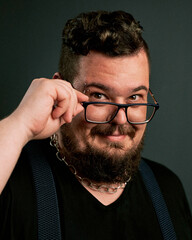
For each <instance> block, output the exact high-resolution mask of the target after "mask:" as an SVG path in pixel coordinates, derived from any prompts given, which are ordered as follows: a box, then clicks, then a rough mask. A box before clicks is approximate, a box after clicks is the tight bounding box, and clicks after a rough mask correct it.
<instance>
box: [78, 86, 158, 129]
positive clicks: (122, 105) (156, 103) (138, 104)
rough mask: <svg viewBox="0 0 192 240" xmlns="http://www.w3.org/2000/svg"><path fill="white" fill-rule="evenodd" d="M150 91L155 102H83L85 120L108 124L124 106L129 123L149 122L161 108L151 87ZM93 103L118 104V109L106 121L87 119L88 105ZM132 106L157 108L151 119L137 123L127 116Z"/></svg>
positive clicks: (137, 123)
mask: <svg viewBox="0 0 192 240" xmlns="http://www.w3.org/2000/svg"><path fill="white" fill-rule="evenodd" d="M149 93H150V95H151V97H152V99H153V101H154V103H131V104H120V103H113V102H82V106H83V107H84V109H85V111H84V116H85V120H86V121H87V122H88V123H94V124H106V123H110V122H111V121H113V119H114V118H115V117H116V116H117V114H118V112H119V110H120V109H121V108H124V109H125V115H126V118H127V122H128V123H130V124H133V125H139V124H145V123H149V122H150V121H151V120H152V119H153V117H154V115H155V113H156V111H157V110H158V109H159V103H158V102H157V100H156V99H155V97H154V94H153V93H152V91H151V90H150V89H149ZM91 104H108V105H114V106H117V107H118V109H117V111H116V113H115V115H114V116H113V117H112V118H111V119H110V120H109V121H105V122H97V121H91V120H89V119H87V117H86V111H87V107H88V106H89V105H91ZM131 106H152V107H154V108H155V110H154V112H153V114H152V115H151V117H150V119H148V120H146V121H144V122H136V123H135V122H131V121H129V119H128V116H127V109H128V107H131Z"/></svg>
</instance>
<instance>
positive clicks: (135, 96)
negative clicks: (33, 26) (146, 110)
mask: <svg viewBox="0 0 192 240" xmlns="http://www.w3.org/2000/svg"><path fill="white" fill-rule="evenodd" d="M140 98H141V95H139V94H134V95H132V96H130V97H129V99H130V100H132V101H137V100H139V99H140Z"/></svg>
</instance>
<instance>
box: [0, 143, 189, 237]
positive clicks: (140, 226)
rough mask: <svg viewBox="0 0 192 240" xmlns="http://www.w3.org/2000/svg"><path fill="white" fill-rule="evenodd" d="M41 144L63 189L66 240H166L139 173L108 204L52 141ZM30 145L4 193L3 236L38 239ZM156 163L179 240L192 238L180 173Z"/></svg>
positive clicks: (0, 211) (1, 205) (59, 189)
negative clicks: (73, 170) (58, 155)
mask: <svg viewBox="0 0 192 240" xmlns="http://www.w3.org/2000/svg"><path fill="white" fill-rule="evenodd" d="M34 144H40V145H41V149H42V150H43V152H44V154H45V156H46V158H47V160H48V161H49V162H50V165H51V168H52V171H53V175H54V179H55V183H56V189H57V194H58V202H59V210H60V219H61V228H62V237H63V239H66V240H75V239H78V240H98V239H99V240H113V239H115V240H117V239H121V240H143V239H146V240H154V239H155V240H162V239H163V238H162V234H161V231H160V226H159V223H158V220H157V217H156V214H155V210H154V208H153V206H152V202H151V199H150V197H149V195H148V193H147V191H146V189H145V186H144V184H143V181H142V178H141V176H140V173H139V172H138V174H137V175H136V176H135V178H134V179H133V180H132V181H131V182H129V183H128V184H127V186H126V188H125V190H124V191H123V193H122V195H121V196H120V197H119V199H118V200H116V201H115V202H114V203H112V204H110V205H109V206H104V205H102V204H101V203H100V202H99V201H98V200H97V199H96V198H94V197H93V196H92V195H91V194H90V193H89V192H88V191H87V190H86V189H85V188H84V187H83V186H82V185H81V184H80V183H79V182H78V181H77V179H76V178H75V177H74V175H73V174H72V173H71V172H70V170H69V169H68V168H67V166H66V165H65V164H64V162H60V161H59V160H58V159H57V158H56V156H55V153H56V151H55V149H54V148H52V147H51V146H50V145H49V142H48V141H47V140H42V141H36V142H35V143H34ZM27 154H28V153H27V151H25V148H24V150H23V152H22V154H21V156H20V159H19V161H18V163H17V165H16V167H15V170H14V171H13V173H12V176H11V178H10V179H9V181H8V183H7V185H6V187H5V189H4V191H3V192H2V194H1V196H0V239H1V240H4V239H5V240H7V239H10V240H16V239H17V240H18V239H19V240H21V239H26V240H32V239H33V240H35V239H37V211H36V201H35V190H34V185H33V180H32V173H31V168H30V164H29V161H28V157H27ZM147 163H148V164H149V165H150V167H151V168H152V170H153V172H154V174H155V176H156V179H157V181H158V183H159V186H160V188H161V191H162V194H163V196H164V199H165V201H166V204H167V206H168V209H169V213H170V216H171V219H172V222H173V225H174V228H175V231H176V234H177V238H178V239H180V240H192V219H191V215H190V210H189V206H188V203H187V200H186V197H185V193H184V191H183V187H182V185H181V183H180V181H179V179H178V178H177V176H176V175H175V174H174V173H172V172H171V171H170V170H168V169H167V168H166V167H164V166H162V165H160V164H157V163H155V162H152V161H148V160H147Z"/></svg>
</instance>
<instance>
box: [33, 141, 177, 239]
mask: <svg viewBox="0 0 192 240" xmlns="http://www.w3.org/2000/svg"><path fill="white" fill-rule="evenodd" d="M29 157H30V162H31V166H32V172H33V177H34V183H35V188H36V196H37V211H38V239H41V240H47V239H57V240H60V239H61V228H60V219H59V208H58V201H57V194H56V188H55V183H54V178H53V175H52V171H51V168H50V166H49V163H48V162H47V160H46V158H45V155H44V154H43V153H42V152H41V149H40V148H39V147H38V144H34V146H33V147H32V148H31V149H30V151H29ZM140 172H141V175H142V178H143V181H144V184H145V186H146V188H147V191H148V193H149V195H150V197H151V200H152V203H153V206H154V208H155V211H156V214H157V218H158V221H159V224H160V228H161V231H162V234H163V237H164V240H176V239H177V238H176V234H175V231H174V228H173V225H172V221H171V218H170V216H169V212H168V209H167V206H166V203H165V201H164V199H163V196H162V194H161V191H160V188H159V185H158V183H157V181H156V179H155V176H154V174H153V172H152V170H151V168H150V167H149V166H148V165H147V163H146V162H145V161H144V160H142V161H141V164H140Z"/></svg>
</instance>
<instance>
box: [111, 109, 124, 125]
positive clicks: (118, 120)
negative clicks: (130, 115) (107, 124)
mask: <svg viewBox="0 0 192 240" xmlns="http://www.w3.org/2000/svg"><path fill="white" fill-rule="evenodd" d="M111 122H113V123H115V124H118V125H122V124H125V123H127V117H126V112H125V108H120V109H119V110H118V113H117V115H116V116H115V118H114V119H113V120H112V121H111Z"/></svg>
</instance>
